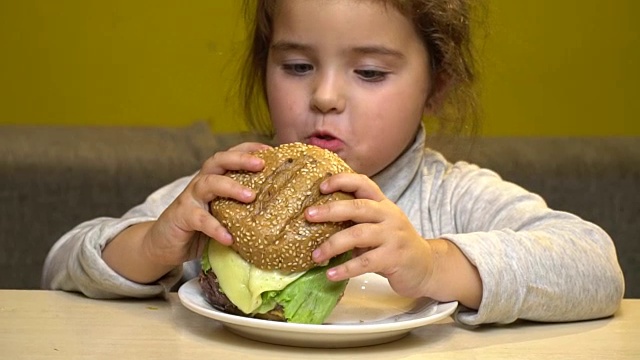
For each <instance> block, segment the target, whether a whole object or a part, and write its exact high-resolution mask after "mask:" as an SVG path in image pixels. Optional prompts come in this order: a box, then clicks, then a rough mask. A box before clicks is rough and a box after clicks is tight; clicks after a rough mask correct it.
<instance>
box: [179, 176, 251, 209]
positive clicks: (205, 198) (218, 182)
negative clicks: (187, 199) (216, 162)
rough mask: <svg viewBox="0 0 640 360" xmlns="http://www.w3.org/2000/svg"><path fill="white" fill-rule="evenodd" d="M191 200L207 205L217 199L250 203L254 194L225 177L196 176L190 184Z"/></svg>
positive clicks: (249, 189)
mask: <svg viewBox="0 0 640 360" xmlns="http://www.w3.org/2000/svg"><path fill="white" fill-rule="evenodd" d="M190 186H191V188H192V196H193V199H194V200H195V201H196V202H197V203H199V204H208V203H209V202H210V201H211V200H213V199H215V198H217V197H226V198H231V199H235V200H238V201H241V202H245V203H246V202H251V201H253V199H254V198H255V192H254V191H253V190H251V188H249V187H246V186H243V185H241V184H240V183H238V182H237V181H235V180H233V179H232V178H230V177H227V176H221V175H211V174H209V175H203V174H200V175H197V176H196V177H195V178H194V179H193V180H192V182H191V184H190Z"/></svg>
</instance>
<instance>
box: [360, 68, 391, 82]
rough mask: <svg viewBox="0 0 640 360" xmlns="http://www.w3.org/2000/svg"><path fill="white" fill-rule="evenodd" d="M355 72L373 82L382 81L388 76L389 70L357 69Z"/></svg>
mask: <svg viewBox="0 0 640 360" xmlns="http://www.w3.org/2000/svg"><path fill="white" fill-rule="evenodd" d="M355 73H356V74H358V76H360V78H362V79H363V80H365V81H371V82H376V81H382V80H384V79H385V78H386V76H387V72H384V71H380V70H356V71H355Z"/></svg>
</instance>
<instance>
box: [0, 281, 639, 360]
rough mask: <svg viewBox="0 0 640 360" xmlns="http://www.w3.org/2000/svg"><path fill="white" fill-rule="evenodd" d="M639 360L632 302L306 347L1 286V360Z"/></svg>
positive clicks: (202, 322) (181, 315) (201, 322)
mask: <svg viewBox="0 0 640 360" xmlns="http://www.w3.org/2000/svg"><path fill="white" fill-rule="evenodd" d="M360 357H362V358H366V359H537V360H547V359H574V358H575V359H640V299H625V300H624V301H623V303H622V306H621V308H620V309H619V311H618V312H617V314H616V315H615V316H614V317H611V318H607V319H602V320H595V321H584V322H578V323H567V324H538V323H530V322H519V323H516V324H512V325H509V326H485V327H481V328H479V329H475V330H468V329H464V328H461V327H459V326H457V325H455V324H454V323H453V322H452V320H451V318H447V319H445V320H442V321H440V322H437V323H434V324H430V325H426V326H424V327H421V328H418V329H415V330H413V331H412V332H411V333H410V334H409V335H408V336H406V337H404V338H402V339H400V340H397V341H394V342H391V343H387V344H382V345H375V346H367V347H357V348H343V349H314V348H304V347H291V346H282V345H273V344H268V343H262V342H258V341H254V340H248V339H245V338H243V337H240V336H238V335H235V334H233V333H231V332H229V331H227V330H226V329H225V328H224V327H223V326H222V325H221V324H220V323H219V322H217V321H215V320H213V319H209V318H207V317H204V316H201V315H198V314H196V313H193V312H191V311H190V310H188V309H186V308H185V307H184V306H183V305H182V304H181V303H180V301H179V299H178V296H177V295H176V294H171V295H170V296H169V298H168V299H167V300H162V299H147V300H93V299H88V298H85V297H83V296H81V295H78V294H73V293H65V292H59V291H39V290H0V358H2V359H85V358H113V359H172V360H175V359H196V360H205V359H240V360H246V359H260V360H268V359H283V358H287V359H289V358H291V359H296V358H304V359H325V358H331V359H353V358H360Z"/></svg>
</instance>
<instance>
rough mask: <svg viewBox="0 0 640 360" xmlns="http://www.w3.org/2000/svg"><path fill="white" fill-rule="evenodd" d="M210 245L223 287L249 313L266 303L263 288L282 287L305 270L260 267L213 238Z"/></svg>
mask: <svg viewBox="0 0 640 360" xmlns="http://www.w3.org/2000/svg"><path fill="white" fill-rule="evenodd" d="M208 249H209V252H208V256H209V262H210V263H211V269H212V270H213V271H214V272H215V274H216V276H217V277H218V283H219V284H220V289H221V290H222V292H224V294H225V295H226V296H227V297H228V298H229V300H231V302H233V303H234V304H235V305H236V306H237V307H238V309H240V310H241V311H242V312H244V313H245V314H251V313H253V312H254V311H255V310H256V309H257V308H258V307H260V305H262V297H261V296H260V295H261V294H262V293H263V292H265V291H273V290H282V289H284V288H285V287H286V286H287V285H289V284H291V283H292V282H293V281H295V280H296V279H297V278H299V277H300V276H302V275H303V274H304V273H305V272H304V271H302V272H297V273H291V274H283V273H282V272H280V271H273V270H262V269H259V268H257V267H255V266H253V265H251V264H249V263H248V262H247V261H245V260H244V259H243V258H242V257H240V255H238V253H236V252H235V251H233V249H231V248H230V247H228V246H224V245H222V244H220V243H218V242H217V241H209V246H208Z"/></svg>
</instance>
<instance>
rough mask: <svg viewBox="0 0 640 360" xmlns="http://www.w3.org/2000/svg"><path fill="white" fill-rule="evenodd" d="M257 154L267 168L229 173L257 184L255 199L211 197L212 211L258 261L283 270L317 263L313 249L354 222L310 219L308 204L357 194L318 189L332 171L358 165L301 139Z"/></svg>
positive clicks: (241, 249)
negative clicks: (326, 192)
mask: <svg viewBox="0 0 640 360" xmlns="http://www.w3.org/2000/svg"><path fill="white" fill-rule="evenodd" d="M254 154H255V155H256V156H258V157H260V158H262V159H263V160H264V162H265V167H264V169H263V171H261V172H257V173H254V172H246V171H230V172H228V173H227V176H230V177H231V178H233V179H235V180H236V181H238V182H239V183H241V184H243V185H245V186H247V187H250V188H251V189H253V190H254V191H255V192H256V199H255V201H253V202H251V203H249V204H244V203H241V202H238V201H235V200H233V199H227V198H217V199H215V200H213V201H212V202H211V213H212V214H213V215H214V216H215V217H216V219H218V220H219V221H220V222H221V223H222V224H223V225H224V226H225V227H226V228H227V230H229V232H230V233H231V234H232V235H233V237H234V242H233V244H232V245H231V247H232V248H233V249H234V250H235V251H236V252H237V253H238V254H239V255H240V256H241V257H242V258H244V259H245V260H246V261H247V262H249V263H251V264H253V265H254V266H256V267H258V268H261V269H265V270H280V271H283V272H298V271H305V270H309V269H311V268H313V267H315V266H316V265H317V264H316V263H314V262H313V261H312V260H311V252H312V251H313V250H315V249H316V248H317V247H318V245H320V244H321V243H322V242H324V241H325V240H326V239H327V238H328V237H329V236H331V235H332V234H334V233H336V232H338V231H340V230H342V229H344V228H346V227H348V226H349V225H351V223H350V222H341V223H310V222H308V221H307V220H306V219H305V218H304V209H306V208H307V207H309V206H311V205H318V204H323V203H327V202H330V201H335V200H344V199H353V196H352V195H351V194H347V193H343V192H335V193H331V194H326V195H325V194H321V193H320V189H319V185H320V183H321V182H322V181H323V180H325V179H326V178H327V177H329V176H331V175H333V174H338V173H343V172H353V170H352V169H351V168H350V167H349V166H348V165H347V164H346V163H345V162H344V161H343V160H342V159H340V157H338V156H337V155H336V154H334V153H332V152H331V151H329V150H325V149H322V148H319V147H317V146H311V145H306V144H302V143H291V144H284V145H281V146H278V147H275V148H272V149H268V150H262V151H258V152H255V153H254Z"/></svg>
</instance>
